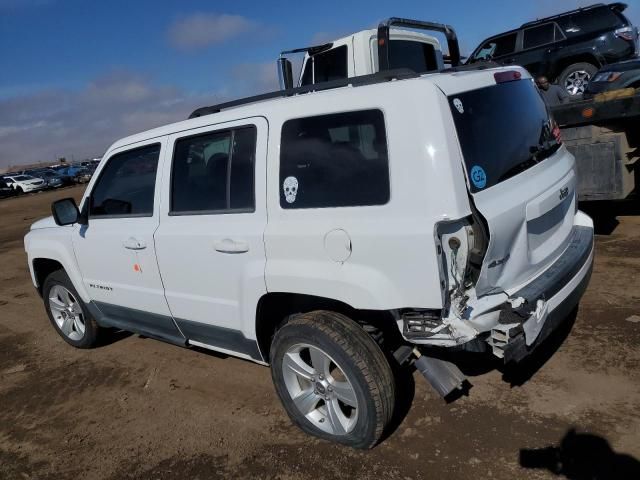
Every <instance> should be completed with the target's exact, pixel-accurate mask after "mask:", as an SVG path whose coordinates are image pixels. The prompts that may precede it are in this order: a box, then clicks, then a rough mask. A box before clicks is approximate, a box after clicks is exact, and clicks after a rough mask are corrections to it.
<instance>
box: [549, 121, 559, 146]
mask: <svg viewBox="0 0 640 480" xmlns="http://www.w3.org/2000/svg"><path fill="white" fill-rule="evenodd" d="M551 135H553V138H555V139H556V142H558V143H562V133H561V132H560V127H559V126H558V124H557V123H556V121H555V120H551Z"/></svg>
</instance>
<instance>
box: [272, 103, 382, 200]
mask: <svg viewBox="0 0 640 480" xmlns="http://www.w3.org/2000/svg"><path fill="white" fill-rule="evenodd" d="M280 152H281V153H280V206H281V207H282V208H287V209H291V208H322V207H350V206H364V205H382V204H385V203H387V202H388V201H389V161H388V157H387V141H386V136H385V129H384V117H383V115H382V112H381V111H380V110H364V111H359V112H347V113H336V114H331V115H320V116H316V117H307V118H299V119H295V120H288V121H287V122H285V123H284V125H283V126H282V138H281V146H280Z"/></svg>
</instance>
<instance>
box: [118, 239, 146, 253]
mask: <svg viewBox="0 0 640 480" xmlns="http://www.w3.org/2000/svg"><path fill="white" fill-rule="evenodd" d="M122 246H123V247H124V248H127V249H129V250H143V249H145V248H147V244H146V243H144V242H143V241H142V240H138V239H137V238H134V237H129V238H127V239H126V240H125V241H124V242H122Z"/></svg>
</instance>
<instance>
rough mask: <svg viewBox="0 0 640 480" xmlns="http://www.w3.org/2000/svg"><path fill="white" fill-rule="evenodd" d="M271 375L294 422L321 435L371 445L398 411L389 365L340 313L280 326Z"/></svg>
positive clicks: (308, 316) (316, 314)
mask: <svg viewBox="0 0 640 480" xmlns="http://www.w3.org/2000/svg"><path fill="white" fill-rule="evenodd" d="M271 375H272V377H273V382H274V384H275V388H276V391H277V393H278V396H279V397H280V400H281V401H282V404H283V406H284V408H285V410H286V411H287V414H288V415H289V417H290V418H291V420H292V421H293V422H294V423H295V424H296V425H297V426H298V427H300V428H301V429H302V430H303V431H305V432H306V433H309V434H311V435H314V436H316V437H320V438H323V439H326V440H330V441H334V442H339V443H342V444H345V445H349V446H351V447H355V448H371V447H373V446H374V445H375V444H376V443H377V442H378V440H379V439H380V437H381V435H382V433H383V431H384V429H385V427H386V426H387V423H388V422H389V420H390V419H391V415H392V414H393V408H394V400H395V391H394V389H395V383H394V379H393V375H392V372H391V368H390V366H389V363H388V362H387V360H386V358H385V356H384V354H383V353H382V351H381V350H380V347H379V346H378V345H377V344H376V343H375V342H374V341H373V339H372V338H371V337H370V336H369V335H368V334H367V333H366V332H365V331H364V330H363V329H362V328H361V327H360V326H359V325H357V324H356V323H355V322H354V321H352V320H351V319H349V318H347V317H345V316H344V315H341V314H338V313H334V312H329V311H315V312H310V313H306V314H301V315H297V316H295V317H293V318H292V319H291V320H290V321H289V322H288V323H287V324H286V325H284V326H283V327H282V328H281V329H280V330H278V332H277V333H276V335H275V337H274V339H273V343H272V345H271Z"/></svg>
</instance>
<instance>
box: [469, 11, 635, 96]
mask: <svg viewBox="0 0 640 480" xmlns="http://www.w3.org/2000/svg"><path fill="white" fill-rule="evenodd" d="M626 8H627V5H626V4H624V3H611V4H609V5H605V4H602V3H599V4H596V5H591V6H590V7H585V8H579V9H577V10H572V11H570V12H565V13H562V14H560V15H555V16H553V17H547V18H542V19H540V20H536V21H533V22H529V23H525V24H524V25H522V26H521V27H520V28H518V29H516V30H511V31H509V32H505V33H501V34H499V35H495V36H493V37H490V38H488V39H486V40H484V41H483V42H482V43H481V44H480V45H479V46H478V48H476V49H475V50H474V52H473V53H472V54H471V56H470V58H469V62H470V63H473V62H478V61H486V60H491V61H494V62H497V63H500V64H503V65H514V64H515V65H522V66H523V67H525V68H526V69H527V70H528V71H529V73H531V75H533V76H539V75H544V76H546V77H547V78H548V79H549V81H551V82H556V83H558V84H559V85H560V86H562V87H564V88H565V89H566V90H567V92H569V94H571V95H578V94H581V93H583V92H584V89H585V87H586V85H587V83H589V80H590V79H591V77H592V76H593V75H594V74H595V73H596V72H597V71H598V69H599V68H600V67H602V66H603V65H607V64H609V63H614V62H619V61H621V60H627V59H630V58H634V57H636V56H637V55H638V29H637V27H634V26H633V25H632V24H631V22H630V21H629V20H628V19H627V18H626V17H625V16H624V15H623V14H622V12H623V11H624V10H625V9H626Z"/></svg>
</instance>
